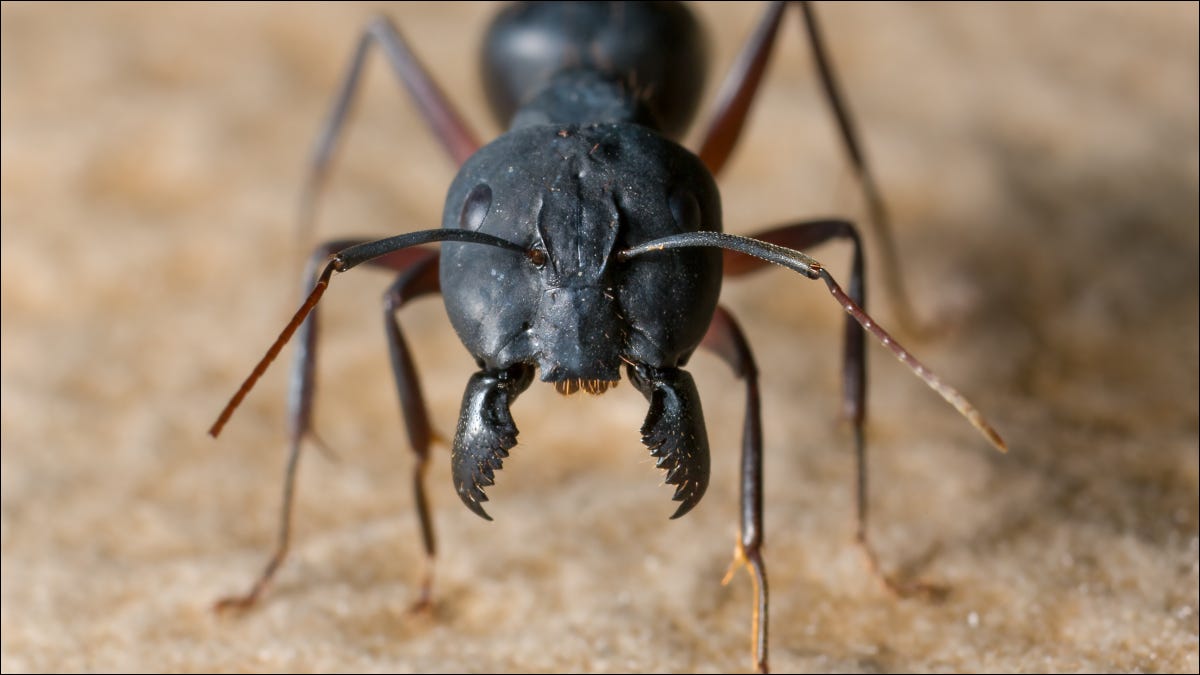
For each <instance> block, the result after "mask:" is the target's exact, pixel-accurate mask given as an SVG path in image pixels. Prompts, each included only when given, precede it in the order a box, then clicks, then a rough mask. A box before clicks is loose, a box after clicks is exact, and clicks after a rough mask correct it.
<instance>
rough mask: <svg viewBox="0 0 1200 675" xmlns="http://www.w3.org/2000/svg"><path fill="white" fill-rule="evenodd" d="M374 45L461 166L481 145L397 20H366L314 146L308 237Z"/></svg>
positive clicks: (304, 208)
mask: <svg viewBox="0 0 1200 675" xmlns="http://www.w3.org/2000/svg"><path fill="white" fill-rule="evenodd" d="M372 44H376V45H378V46H379V47H380V48H381V49H383V55H384V56H385V57H386V58H387V61H388V63H389V64H390V65H391V67H392V70H393V72H395V74H396V78H397V79H399V80H400V83H401V84H403V85H404V87H405V88H406V89H407V90H408V92H409V94H410V95H412V98H413V101H414V102H415V103H416V104H417V108H418V109H419V110H420V112H421V115H422V116H423V117H424V118H425V121H426V122H427V123H428V124H429V127H430V129H431V130H432V131H433V134H434V136H435V137H436V138H437V140H438V141H439V142H440V143H441V144H442V147H443V148H444V149H445V150H446V153H447V154H448V155H450V157H451V158H452V159H453V160H454V163H455V165H456V166H462V164H463V162H465V161H467V158H468V157H470V156H471V155H473V154H475V151H476V150H478V149H479V145H480V144H479V141H478V140H477V138H476V136H475V133H474V132H472V131H471V129H470V128H469V127H467V124H466V122H465V121H464V120H463V118H462V115H460V114H459V113H458V110H457V109H456V108H455V107H454V105H453V104H452V103H451V102H450V100H449V99H448V98H447V97H446V95H445V94H444V93H443V92H442V90H441V88H439V87H438V85H437V83H436V82H435V81H434V80H433V77H432V76H431V75H430V74H429V71H428V70H427V69H426V68H425V66H424V65H423V64H422V63H421V61H420V60H419V59H418V58H417V57H416V55H415V54H413V52H412V50H411V49H409V47H408V43H407V42H406V41H405V40H404V36H402V35H401V34H400V31H399V30H397V29H396V26H395V24H393V23H392V22H391V20H389V19H388V18H387V17H383V16H380V17H376V18H375V19H373V20H372V21H371V22H370V23H369V24H367V27H366V28H365V29H364V30H363V33H362V36H361V37H359V40H358V46H357V47H356V48H355V50H354V56H353V58H352V59H351V61H350V67H349V68H348V69H347V70H346V74H345V75H344V76H343V78H342V84H341V86H340V87H339V88H338V92H337V95H336V96H334V99H333V108H332V109H331V110H330V111H329V117H327V118H326V120H325V123H324V125H323V126H322V127H321V132H320V134H319V135H318V136H317V143H316V145H315V146H314V148H313V154H312V159H311V160H310V162H309V170H308V176H307V178H306V180H305V183H304V188H303V190H302V192H301V194H300V228H301V234H302V236H303V237H304V238H305V239H307V237H308V235H309V233H310V232H311V231H312V224H313V219H314V217H315V210H316V201H317V198H318V196H319V194H320V191H321V187H322V185H323V184H324V182H325V178H326V176H327V174H328V172H329V163H330V160H331V159H332V158H333V153H334V150H335V149H336V147H337V143H338V140H339V138H340V137H341V134H342V129H343V127H344V126H345V123H346V120H347V118H348V117H349V114H350V108H351V106H352V105H353V103H354V97H355V95H356V94H357V93H358V88H359V83H360V81H361V78H362V71H363V65H364V64H365V63H366V58H367V53H368V51H369V50H370V48H371V45H372Z"/></svg>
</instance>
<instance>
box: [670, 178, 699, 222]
mask: <svg viewBox="0 0 1200 675" xmlns="http://www.w3.org/2000/svg"><path fill="white" fill-rule="evenodd" d="M670 205H671V217H672V218H674V219H675V224H676V225H678V226H679V229H680V230H682V231H684V232H698V231H699V230H700V202H697V201H696V196H695V195H693V194H692V191H691V190H688V189H687V188H682V187H681V188H675V191H674V192H672V193H671V199H670Z"/></svg>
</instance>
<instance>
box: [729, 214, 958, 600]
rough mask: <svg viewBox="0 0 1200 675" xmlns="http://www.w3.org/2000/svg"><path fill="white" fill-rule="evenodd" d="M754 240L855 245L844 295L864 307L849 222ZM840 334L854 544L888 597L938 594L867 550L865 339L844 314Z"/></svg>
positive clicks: (859, 253)
mask: <svg viewBox="0 0 1200 675" xmlns="http://www.w3.org/2000/svg"><path fill="white" fill-rule="evenodd" d="M753 238H754V239H757V240H759V241H764V242H768V243H771V244H775V245H778V246H785V247H787V248H790V249H796V250H807V249H810V248H812V247H814V246H818V245H820V244H823V243H825V242H827V241H830V240H835V239H844V240H849V241H850V242H851V243H852V244H853V245H854V253H853V258H852V261H851V265H850V283H849V284H848V288H847V294H848V295H849V296H850V299H852V300H853V301H854V302H855V303H856V304H857V305H858V306H859V307H865V306H866V278H865V277H866V265H865V261H864V258H863V247H862V239H861V237H860V236H859V233H858V231H857V229H855V227H854V225H852V224H851V223H849V222H847V221H844V220H819V221H810V222H802V223H795V224H792V225H785V226H783V227H779V228H774V229H771V230H767V231H766V232H761V233H759V234H756V235H754V237H753ZM723 264H724V270H725V274H726V275H727V276H732V277H738V276H742V275H745V274H749V273H751V272H755V271H757V270H760V269H763V268H765V267H767V266H768V265H769V263H767V262H766V261H764V260H761V259H759V258H754V257H751V256H748V255H744V254H742V253H737V252H734V251H726V252H725V255H724V261H723ZM714 323H715V320H714ZM711 330H712V329H710V331H711ZM843 335H844V339H843V350H844V352H843V361H842V414H843V416H844V417H845V418H846V419H847V421H849V422H850V425H851V427H852V429H853V431H854V454H855V466H856V476H857V480H856V482H855V513H856V521H857V528H856V531H855V540H856V541H857V542H858V545H859V547H860V549H861V550H862V552H863V556H864V559H865V561H866V564H867V567H868V569H870V571H871V574H872V575H874V576H875V578H876V579H878V580H879V582H880V583H881V584H882V585H883V586H884V588H886V589H887V590H888V591H889V592H891V593H893V594H895V595H899V596H908V595H914V594H923V595H936V594H940V593H941V592H942V591H943V589H941V588H940V587H938V586H934V585H930V584H926V583H924V582H901V581H899V580H897V579H895V578H894V577H893V576H891V575H889V574H887V573H885V572H884V571H883V570H882V568H881V567H880V565H879V557H878V556H877V555H876V553H875V549H874V547H873V546H871V542H870V539H869V537H868V534H867V513H868V509H867V506H868V489H867V485H868V483H867V447H866V439H865V436H864V429H863V427H864V424H865V422H866V416H867V401H866V391H867V361H866V334H865V331H864V330H863V328H862V326H861V325H860V324H859V323H858V321H857V320H856V319H855V318H854V317H853V316H850V315H847V316H846V320H845V329H844V333H843Z"/></svg>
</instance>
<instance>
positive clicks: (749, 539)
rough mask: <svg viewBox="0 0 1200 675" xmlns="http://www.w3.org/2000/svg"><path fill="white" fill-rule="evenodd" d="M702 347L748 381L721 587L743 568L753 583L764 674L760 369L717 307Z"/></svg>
mask: <svg viewBox="0 0 1200 675" xmlns="http://www.w3.org/2000/svg"><path fill="white" fill-rule="evenodd" d="M700 344H701V346H703V347H705V348H706V349H709V350H711V351H712V352H713V353H715V354H716V355H717V356H719V357H721V359H722V360H723V361H725V362H726V363H728V364H729V367H730V368H732V369H733V373H734V375H736V376H737V377H738V379H741V380H744V381H745V382H746V418H745V421H744V422H743V425H742V471H741V511H742V515H741V523H740V528H739V529H740V536H739V538H738V543H737V548H736V549H735V550H734V556H733V564H732V565H730V567H729V572H728V573H726V575H725V579H724V581H723V582H722V583H728V582H729V580H730V578H731V577H732V576H733V573H734V572H735V571H737V568H738V567H741V566H742V565H746V566H747V567H748V568H749V570H750V574H751V577H752V578H753V580H754V622H753V626H752V628H751V639H752V640H753V649H754V659H755V660H754V663H755V664H756V665H757V667H758V670H759V671H760V672H764V673H765V672H767V617H768V614H767V599H768V597H767V570H766V566H765V564H764V563H763V557H762V544H763V496H762V491H763V490H762V488H763V485H762V477H763V457H762V406H761V403H760V397H759V390H758V366H756V365H755V363H754V354H752V353H751V351H750V344H749V343H748V342H747V341H746V336H745V334H743V333H742V329H741V327H739V326H738V324H737V321H735V320H734V318H733V316H732V315H730V314H729V312H728V311H727V310H726V309H725V308H724V307H717V311H716V313H715V314H714V315H713V319H712V323H710V324H709V326H708V332H707V333H705V335H704V341H703V342H701V343H700Z"/></svg>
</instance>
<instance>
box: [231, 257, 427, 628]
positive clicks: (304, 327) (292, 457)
mask: <svg viewBox="0 0 1200 675" xmlns="http://www.w3.org/2000/svg"><path fill="white" fill-rule="evenodd" d="M366 241H369V240H366V239H344V240H337V241H330V242H326V243H325V244H322V245H321V246H319V247H317V249H316V250H315V251H313V254H312V255H311V256H310V257H309V262H308V265H307V267H306V269H305V272H304V278H303V282H302V285H303V288H304V290H305V291H306V292H307V290H308V289H309V287H311V286H312V280H313V278H315V277H316V272H317V270H319V269H320V268H321V266H322V265H324V263H325V262H326V260H327V259H328V258H329V256H330V255H332V254H334V253H336V252H338V251H341V250H343V249H346V248H348V247H350V246H354V245H357V244H360V243H363V242H366ZM436 257H437V253H436V252H433V251H429V250H427V249H420V248H414V249H403V250H400V251H396V252H394V253H391V254H388V255H386V256H383V257H380V258H376V259H375V260H373V261H371V263H372V264H373V265H377V266H382V267H385V268H389V269H394V270H399V271H401V272H403V271H405V270H406V269H408V268H410V267H420V266H421V265H423V264H424V265H427V264H428V260H429V259H430V258H433V259H434V261H435V262H436ZM434 269H435V270H436V265H434ZM402 276H403V275H402ZM435 281H436V273H435ZM435 290H436V288H435ZM317 326H318V313H317V310H316V309H315V308H314V309H313V310H312V312H311V313H310V314H309V315H308V318H306V319H305V320H304V322H303V323H302V324H300V328H299V331H298V333H299V335H298V341H299V346H298V348H297V349H296V352H295V356H294V358H293V362H292V374H291V382H290V384H289V387H288V458H287V464H286V468H285V470H284V480H283V499H282V504H281V506H280V517H279V529H278V534H277V535H276V543H275V550H274V552H273V553H272V555H271V558H270V560H269V561H268V562H267V565H266V567H265V568H264V569H263V571H262V573H261V574H260V575H259V577H258V579H257V580H256V581H255V582H254V585H253V586H252V587H251V588H250V590H249V591H248V592H246V593H245V594H243V595H235V596H229V597H225V598H221V599H220V600H218V601H217V603H216V605H215V606H214V608H215V609H216V610H217V611H224V610H230V609H235V610H245V609H249V608H250V607H252V606H253V605H254V604H255V603H256V602H258V599H259V598H260V597H261V596H262V594H263V593H264V592H265V591H266V590H267V588H268V587H269V586H270V584H271V581H272V579H273V578H274V577H275V573H276V572H278V571H279V568H280V566H281V565H282V564H283V561H284V560H285V559H286V558H287V553H288V548H289V545H290V543H291V530H292V506H293V503H294V497H295V488H296V474H297V469H298V467H299V463H300V449H301V447H302V444H303V441H304V440H305V438H312V439H313V440H315V441H316V442H317V444H318V447H321V448H325V445H324V443H322V442H321V440H320V438H319V437H317V436H316V434H315V433H314V431H313V429H312V408H313V393H314V392H315V390H316V379H315V375H316V349H317V332H318V331H317ZM413 375H414V380H413V383H412V386H411V387H410V388H411V389H412V390H413V391H417V388H416V381H415V373H414V374H413ZM402 400H403V396H402ZM416 400H417V404H415V405H413V406H412V407H411V409H413V410H415V409H417V406H420V408H421V409H423V407H424V404H423V401H421V400H420V392H419V391H417V393H416ZM409 411H410V406H409V405H408V404H407V403H406V404H405V412H406V416H409V415H408V413H409ZM410 426H411V425H410ZM427 426H428V421H427V420H426V427H427ZM410 439H412V435H411V433H410ZM414 447H416V442H415V441H414ZM418 501H422V500H420V499H419V500H418ZM419 508H420V507H419ZM426 520H427V515H426V514H424V513H423V514H422V525H423V526H424V524H425V521H426ZM429 535H430V536H427V540H431V533H429ZM427 550H428V546H427Z"/></svg>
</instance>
